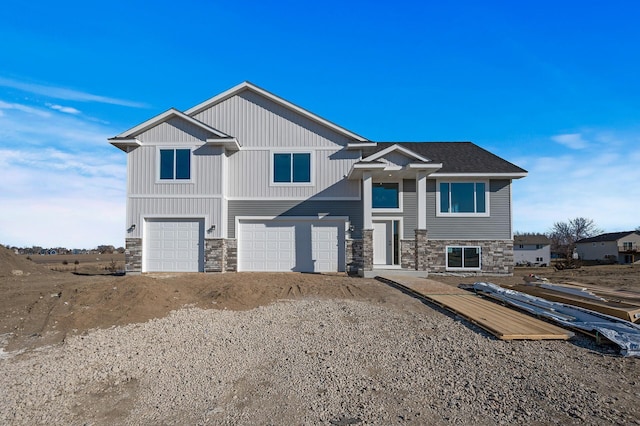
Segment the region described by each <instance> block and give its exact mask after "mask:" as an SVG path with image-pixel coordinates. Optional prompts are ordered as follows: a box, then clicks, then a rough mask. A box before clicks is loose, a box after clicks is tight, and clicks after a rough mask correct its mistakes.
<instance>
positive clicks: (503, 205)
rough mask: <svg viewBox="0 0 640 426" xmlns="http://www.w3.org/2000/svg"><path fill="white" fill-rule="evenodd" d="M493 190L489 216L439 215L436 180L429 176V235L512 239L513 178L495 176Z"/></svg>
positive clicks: (491, 191) (464, 238)
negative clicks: (506, 178) (496, 177)
mask: <svg viewBox="0 0 640 426" xmlns="http://www.w3.org/2000/svg"><path fill="white" fill-rule="evenodd" d="M489 192H490V194H489V197H490V201H489V203H490V204H489V212H490V216H489V217H437V216H436V208H437V206H436V181H435V180H433V179H429V180H427V231H428V237H429V239H430V240H451V239H459V240H509V239H511V209H510V206H509V204H510V201H511V195H510V193H511V182H510V181H509V180H491V181H490V182H489ZM414 196H415V194H414ZM405 229H406V225H405Z"/></svg>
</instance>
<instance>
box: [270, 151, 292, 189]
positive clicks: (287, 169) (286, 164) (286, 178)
mask: <svg viewBox="0 0 640 426" xmlns="http://www.w3.org/2000/svg"><path fill="white" fill-rule="evenodd" d="M273 181H274V182H291V154H273Z"/></svg>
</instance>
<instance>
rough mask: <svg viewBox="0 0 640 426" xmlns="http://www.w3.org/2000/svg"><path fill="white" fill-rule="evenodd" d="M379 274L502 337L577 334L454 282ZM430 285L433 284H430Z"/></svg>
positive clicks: (560, 337)
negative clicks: (443, 282)
mask: <svg viewBox="0 0 640 426" xmlns="http://www.w3.org/2000/svg"><path fill="white" fill-rule="evenodd" d="M378 278H380V279H381V280H383V281H387V282H389V281H391V282H392V283H393V284H394V285H397V286H399V287H401V288H403V289H405V290H407V291H410V292H412V293H414V294H416V295H418V296H419V297H421V298H424V299H426V300H428V301H430V302H431V303H435V304H436V305H438V306H441V307H443V308H445V309H447V310H449V311H451V312H454V313H456V314H458V315H460V316H462V317H464V318H465V319H467V320H468V321H470V322H472V323H473V324H476V325H477V326H479V327H481V328H483V329H484V330H486V331H488V332H489V333H491V334H493V335H494V336H496V337H497V338H499V339H501V340H542V339H545V340H567V339H569V338H571V337H572V336H573V333H572V332H570V331H567V330H565V329H563V328H560V327H558V326H555V325H553V324H549V323H546V322H544V321H541V320H538V319H536V318H533V317H530V316H528V315H525V314H522V313H520V312H517V311H515V310H513V309H510V308H507V307H505V306H502V305H498V304H496V303H493V302H490V301H488V300H485V299H483V298H481V297H479V296H476V295H474V294H470V293H469V292H466V291H463V290H460V289H456V290H459V292H455V294H454V293H453V290H451V288H452V286H447V285H446V284H443V285H444V286H446V287H448V288H442V287H440V286H438V285H435V284H433V283H426V284H425V283H421V282H420V281H419V280H420V278H414V277H398V276H391V275H388V276H387V275H385V276H382V277H378ZM391 278H393V279H391ZM405 283H406V284H408V285H405ZM421 284H424V285H421ZM438 284H440V283H438ZM430 285H432V286H431V287H429V286H430ZM421 287H422V288H423V290H424V289H425V288H426V289H427V290H426V291H425V292H424V293H423V292H422V291H421V290H420V288H421ZM437 290H446V291H451V293H450V294H435V291H437ZM429 291H431V292H432V293H429Z"/></svg>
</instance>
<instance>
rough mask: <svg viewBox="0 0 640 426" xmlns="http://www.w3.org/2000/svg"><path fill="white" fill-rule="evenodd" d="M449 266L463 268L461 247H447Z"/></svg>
mask: <svg viewBox="0 0 640 426" xmlns="http://www.w3.org/2000/svg"><path fill="white" fill-rule="evenodd" d="M447 266H448V267H449V268H462V248H461V247H447Z"/></svg>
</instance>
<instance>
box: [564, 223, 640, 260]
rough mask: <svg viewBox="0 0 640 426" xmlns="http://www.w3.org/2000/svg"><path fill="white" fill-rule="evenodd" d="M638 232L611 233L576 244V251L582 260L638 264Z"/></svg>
mask: <svg viewBox="0 0 640 426" xmlns="http://www.w3.org/2000/svg"><path fill="white" fill-rule="evenodd" d="M639 247H640V232H637V231H627V232H611V233H608V234H601V235H598V236H596V237H591V238H583V239H582V240H579V241H577V242H576V251H577V252H578V256H579V258H580V259H582V260H599V261H604V262H615V263H625V264H629V263H635V262H640V254H638V248H639Z"/></svg>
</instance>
